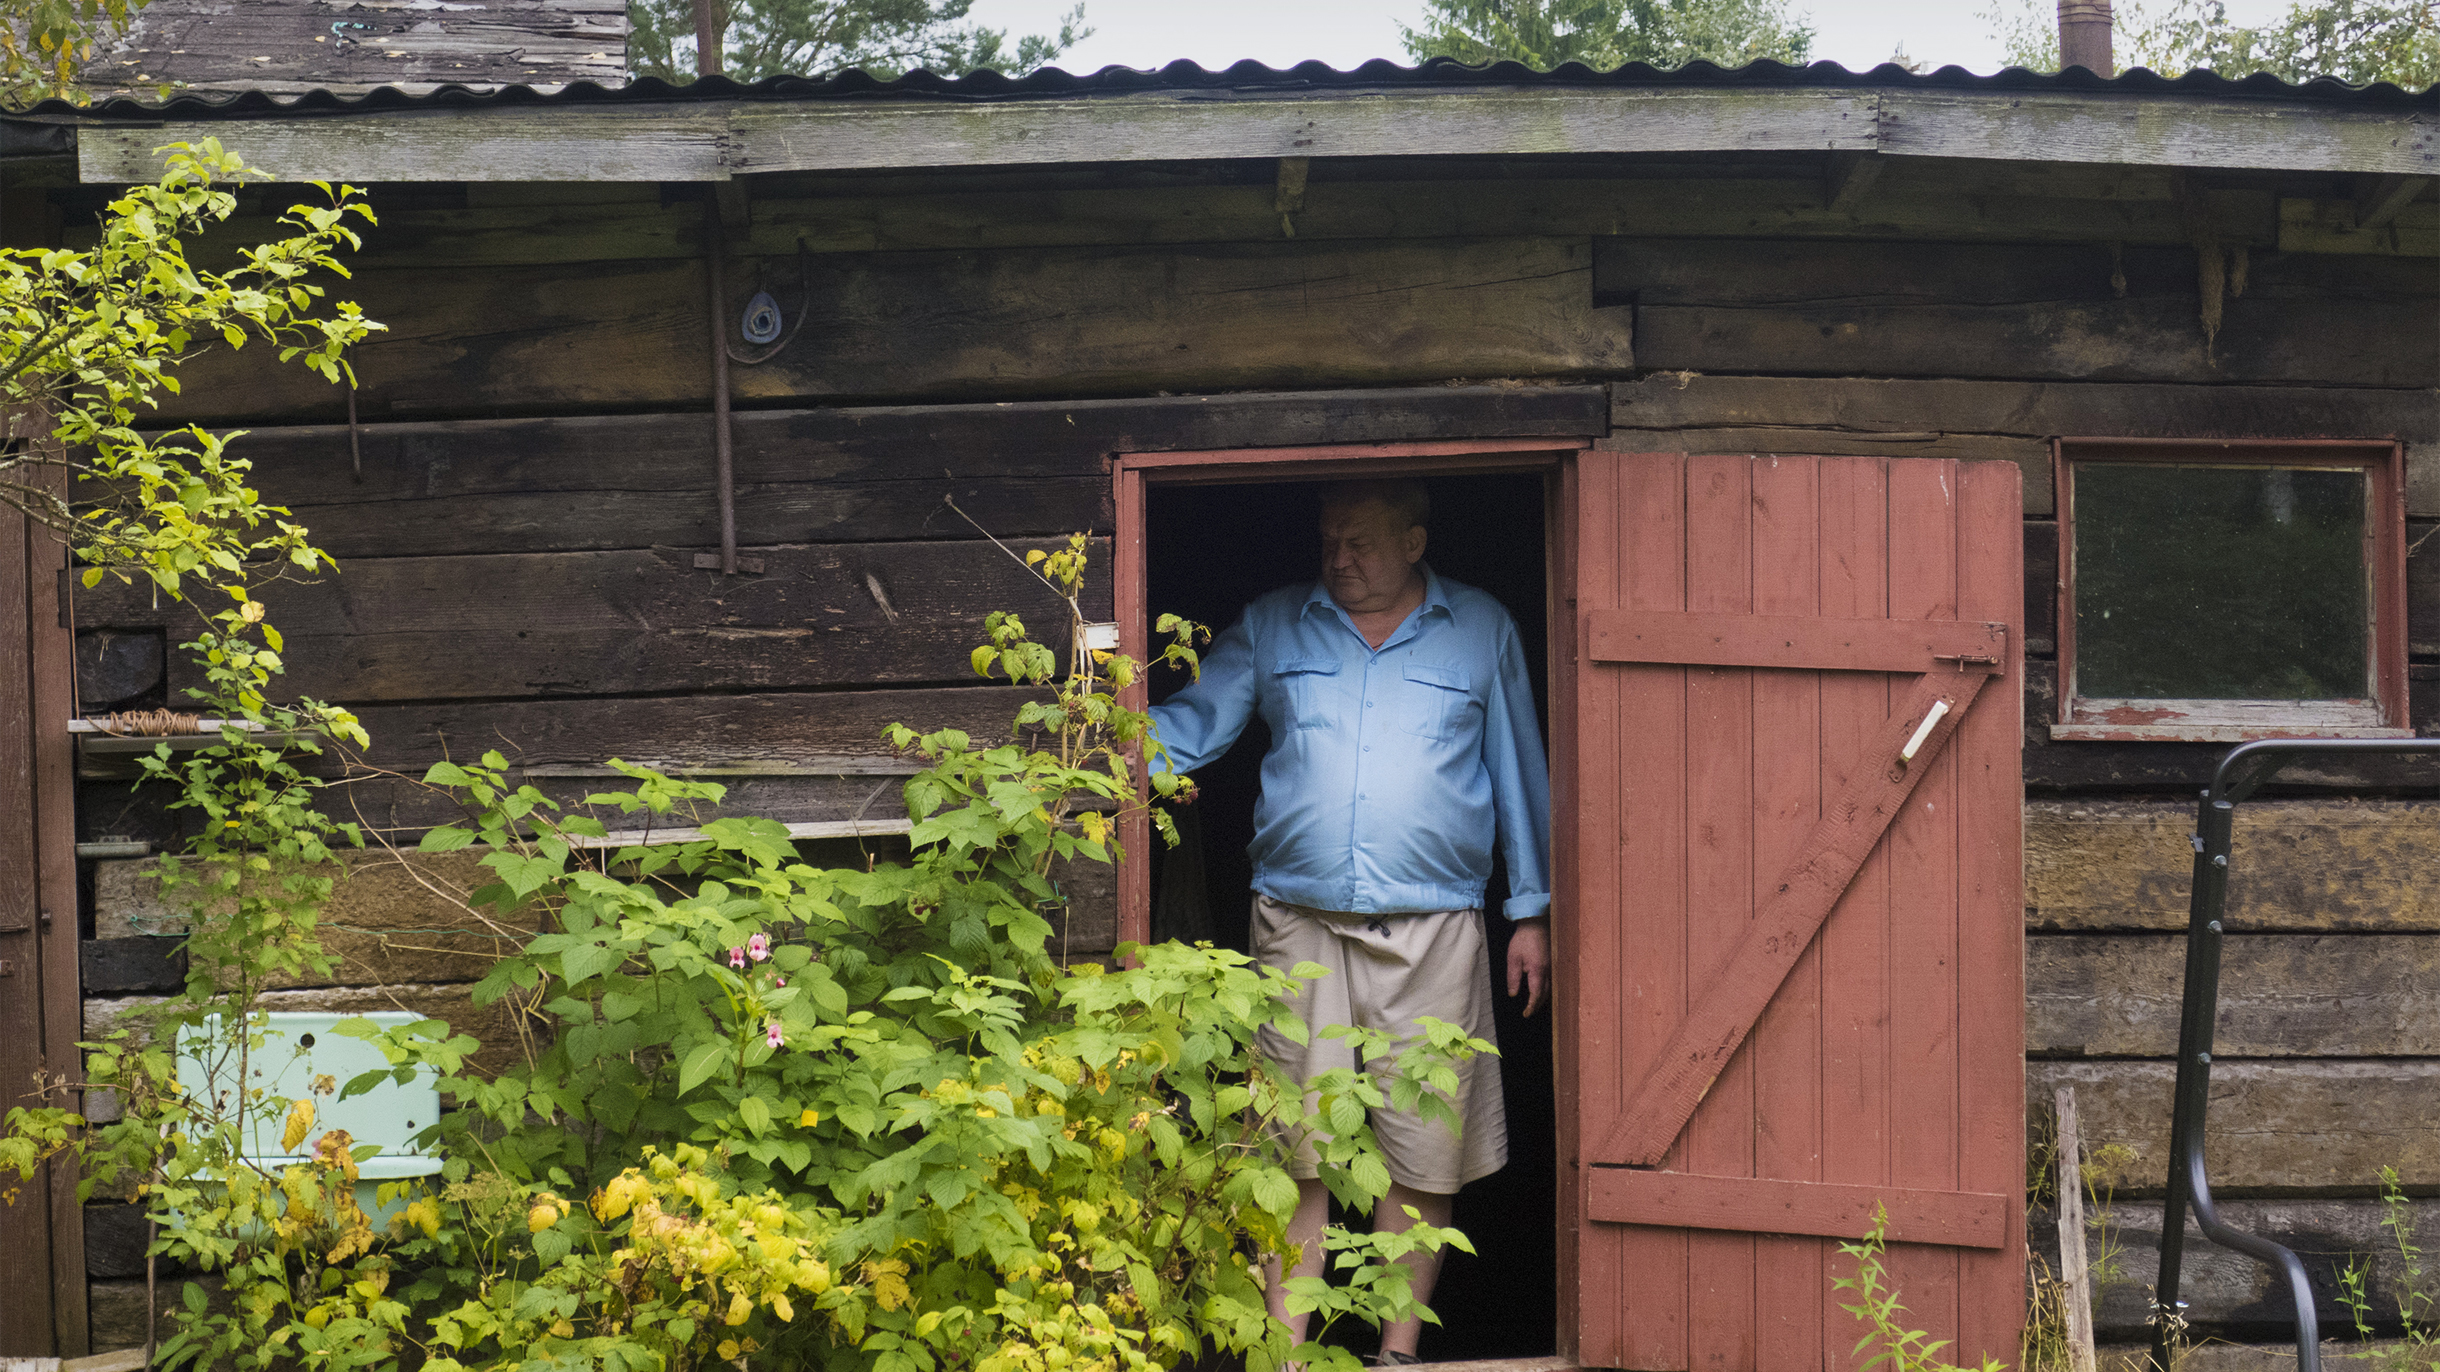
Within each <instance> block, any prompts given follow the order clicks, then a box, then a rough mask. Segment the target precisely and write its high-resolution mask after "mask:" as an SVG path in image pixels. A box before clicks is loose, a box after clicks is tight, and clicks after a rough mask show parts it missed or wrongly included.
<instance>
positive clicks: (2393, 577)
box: [2050, 438, 2414, 743]
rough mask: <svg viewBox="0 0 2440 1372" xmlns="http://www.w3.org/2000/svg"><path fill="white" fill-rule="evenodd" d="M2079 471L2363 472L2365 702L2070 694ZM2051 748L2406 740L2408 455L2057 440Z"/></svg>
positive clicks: (2348, 448)
mask: <svg viewBox="0 0 2440 1372" xmlns="http://www.w3.org/2000/svg"><path fill="white" fill-rule="evenodd" d="M2083 463H2094V464H2098V463H2143V464H2147V465H2163V466H2168V465H2191V466H2213V467H2231V466H2264V467H2327V468H2342V469H2353V470H2358V471H2362V472H2364V473H2365V474H2366V475H2367V476H2368V477H2369V479H2370V482H2371V493H2370V502H2371V507H2370V509H2368V510H2367V511H2366V512H2365V521H2364V539H2365V548H2364V574H2365V577H2366V578H2367V582H2368V585H2367V587H2366V589H2367V591H2368V593H2369V595H2368V601H2367V603H2368V605H2369V606H2370V609H2371V628H2370V632H2369V634H2368V637H2369V639H2370V642H2369V643H2368V644H2367V645H2366V652H2367V655H2368V659H2369V661H2368V666H2369V669H2370V670H2369V676H2370V678H2371V683H2372V695H2371V697H2370V698H2369V699H2366V700H2363V701H2350V702H2312V701H2308V702H2301V703H2298V702H2285V701H2260V702H2254V701H2175V700H2170V701H2149V700H2147V701H2140V702H2137V701H2104V700H2098V699H2094V698H2087V697H2084V696H2081V695H2080V694H2079V693H2078V691H2077V689H2076V647H2075V643H2076V596H2075V576H2076V544H2075V527H2076V517H2075V510H2076V503H2075V471H2076V467H2077V466H2078V464H2083ZM2051 471H2052V475H2053V480H2054V481H2055V482H2056V485H2057V507H2058V520H2059V579H2058V601H2057V626H2058V628H2057V632H2058V644H2059V677H2058V703H2057V709H2056V711H2055V712H2054V716H2053V719H2052V722H2051V725H2050V736H2051V738H2052V739H2054V740H2057V741H2066V742H2078V741H2110V742H2143V741H2183V742H2204V743H2233V742H2240V741H2243V740H2245V739H2253V738H2412V737H2413V736H2414V726H2413V722H2412V720H2411V719H2410V718H2409V715H2408V706H2407V687H2406V450H2405V447H2404V445H2403V444H2400V443H2397V442H2395V441H2393V440H2389V439H2320V438H2314V439H2243V440H2216V439H2215V440H2198V439H2141V438H2058V439H2053V440H2052V441H2051Z"/></svg>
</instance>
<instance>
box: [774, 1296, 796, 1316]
mask: <svg viewBox="0 0 2440 1372" xmlns="http://www.w3.org/2000/svg"><path fill="white" fill-rule="evenodd" d="M771 1313H772V1314H774V1315H777V1316H779V1317H780V1318H781V1319H782V1320H793V1319H795V1318H796V1307H795V1306H793V1305H791V1304H789V1303H788V1297H787V1294H786V1293H785V1292H783V1293H781V1294H779V1295H776V1296H773V1297H772V1298H771Z"/></svg>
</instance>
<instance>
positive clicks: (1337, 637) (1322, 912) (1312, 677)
mask: <svg viewBox="0 0 2440 1372" xmlns="http://www.w3.org/2000/svg"><path fill="white" fill-rule="evenodd" d="M1429 514H1430V497H1429V496H1428V495H1427V494H1426V492H1425V491H1424V488H1423V486H1422V484H1421V483H1419V482H1413V481H1367V482H1352V483H1348V484H1344V485H1339V486H1333V487H1330V488H1328V489H1326V490H1325V491H1324V492H1323V495H1322V575H1321V581H1320V582H1319V584H1317V585H1314V586H1310V587H1305V586H1291V587H1287V588H1285V589H1282V590H1278V591H1274V592H1272V593H1270V594H1268V595H1265V596H1263V597H1262V598H1260V599H1259V600H1256V601H1255V602H1254V603H1253V604H1251V605H1249V606H1247V607H1246V610H1245V613H1244V615H1243V616H1241V617H1240V618H1239V619H1238V621H1237V622H1236V624H1234V625H1233V626H1231V627H1230V628H1229V630H1228V632H1226V633H1224V634H1222V635H1221V636H1220V639H1219V641H1218V642H1217V643H1216V644H1214V645H1213V647H1212V650H1211V651H1210V652H1209V653H1208V654H1206V655H1205V656H1204V659H1203V673H1202V677H1201V679H1200V680H1198V681H1197V682H1196V683H1195V684H1194V685H1192V686H1189V687H1187V688H1186V689H1185V690H1183V691H1180V692H1179V693H1178V694H1177V695H1175V696H1173V697H1171V698H1170V699H1169V700H1168V701H1167V702H1166V703H1164V704H1162V705H1161V706H1159V707H1157V708H1156V709H1154V710H1153V712H1152V713H1153V719H1154V722H1155V725H1156V727H1157V729H1158V732H1159V736H1160V739H1161V741H1162V743H1164V744H1165V745H1167V747H1168V749H1169V752H1170V759H1171V765H1172V766H1174V767H1175V768H1177V770H1179V771H1181V772H1192V771H1194V770H1195V769H1197V768H1198V767H1201V766H1202V765H1203V764H1204V763H1206V762H1208V761H1210V760H1211V759H1213V758H1216V757H1218V756H1220V755H1221V754H1222V753H1224V752H1226V751H1228V749H1229V747H1230V745H1232V744H1234V743H1235V742H1236V741H1237V737H1238V735H1239V734H1241V733H1243V732H1244V730H1245V726H1246V724H1247V722H1248V721H1249V720H1251V719H1253V718H1254V717H1255V716H1257V715H1259V716H1261V718H1262V720H1263V722H1264V723H1265V724H1268V725H1269V726H1270V729H1271V740H1272V742H1271V751H1270V752H1269V753H1268V754H1267V755H1265V756H1264V758H1263V761H1262V797H1261V800H1260V801H1259V802H1258V803H1257V805H1256V808H1255V812H1254V843H1253V846H1252V849H1251V850H1250V855H1251V856H1252V858H1253V859H1254V912H1253V943H1254V954H1255V956H1257V957H1258V958H1260V959H1261V960H1262V961H1263V962H1264V963H1266V964H1268V965H1270V966H1273V967H1277V968H1281V969H1282V970H1285V969H1288V968H1292V967H1294V966H1295V965H1296V964H1298V963H1300V962H1315V963H1319V964H1321V965H1322V966H1323V967H1326V968H1328V969H1330V975H1329V976H1327V977H1324V978H1320V979H1317V980H1316V981H1314V982H1311V983H1308V984H1307V986H1306V989H1305V997H1304V1003H1303V1005H1302V1006H1301V1008H1300V1013H1301V1014H1302V1015H1303V1017H1304V1019H1305V1020H1306V1022H1307V1023H1308V1024H1309V1025H1311V1026H1312V1027H1313V1028H1314V1029H1316V1030H1319V1029H1322V1028H1324V1027H1327V1026H1329V1025H1332V1024H1357V1025H1363V1026H1365V1027H1368V1028H1375V1029H1381V1030H1386V1031H1388V1032H1391V1033H1395V1034H1397V1035H1399V1036H1400V1037H1401V1038H1402V1039H1403V1038H1405V1037H1408V1036H1411V1035H1413V1034H1415V1033H1416V1027H1415V1020H1416V1019H1417V1017H1419V1016H1424V1015H1429V1016H1432V1017H1434V1018H1436V1019H1441V1020H1446V1021H1448V1022H1450V1023H1453V1024H1457V1025H1461V1026H1463V1027H1464V1028H1465V1029H1466V1031H1467V1032H1468V1033H1471V1034H1473V1035H1475V1036H1476V1037H1478V1038H1484V1039H1488V1038H1491V1037H1492V1022H1491V987H1490V968H1489V955H1488V951H1487V950H1488V945H1487V944H1486V942H1485V937H1484V930H1483V924H1482V902H1483V889H1484V886H1485V885H1486V884H1487V883H1488V882H1489V880H1490V877H1491V855H1492V844H1493V840H1494V837H1495V835H1496V838H1497V840H1498V842H1499V844H1500V852H1501V853H1502V854H1503V856H1505V858H1506V859H1507V865H1508V888H1509V896H1508V900H1507V904H1506V907H1505V909H1504V910H1503V913H1504V914H1506V915H1507V917H1508V918H1509V919H1510V920H1511V921H1512V922H1513V928H1514V932H1513V933H1512V934H1511V936H1510V939H1509V944H1508V978H1507V980H1508V992H1509V994H1510V995H1517V994H1520V993H1521V994H1523V995H1524V996H1525V998H1526V999H1525V1013H1526V1014H1528V1015H1530V1014H1532V1013H1533V1012H1534V1010H1535V1009H1536V1008H1537V1007H1538V1006H1539V1005H1540V1004H1541V1001H1542V993H1543V987H1544V984H1545V982H1546V980H1547V978H1548V975H1549V971H1550V918H1549V916H1550V878H1549V871H1550V780H1549V771H1548V767H1547V765H1546V764H1545V762H1544V760H1543V755H1542V739H1541V734H1540V731H1539V729H1538V728H1537V726H1536V724H1535V720H1534V706H1533V691H1532V687H1531V685H1530V683H1529V680H1528V677H1527V674H1526V665H1525V654H1524V651H1523V649H1522V648H1521V647H1520V645H1519V643H1518V640H1517V629H1516V621H1515V620H1513V619H1511V618H1510V617H1509V614H1508V612H1507V611H1506V610H1505V609H1502V608H1501V607H1500V604H1499V602H1497V601H1495V600H1493V599H1492V598H1491V597H1490V596H1488V595H1486V594H1484V593H1483V592H1481V591H1478V590H1476V589H1474V588H1473V587H1471V586H1461V585H1458V584H1457V583H1456V582H1453V581H1444V580H1442V579H1441V578H1440V577H1438V576H1436V575H1434V574H1433V572H1432V569H1431V567H1430V566H1429V565H1427V564H1426V563H1425V562H1424V561H1423V550H1424V543H1425V539H1426V534H1425V525H1426V523H1427V521H1428V517H1429ZM1259 1047H1260V1048H1261V1049H1262V1051H1263V1052H1264V1053H1265V1054H1266V1055H1268V1056H1269V1057H1270V1058H1271V1060H1272V1061H1273V1062H1274V1063H1275V1064H1276V1065H1277V1066H1278V1067H1279V1068H1280V1069H1281V1070H1282V1071H1285V1072H1286V1073H1288V1074H1289V1075H1291V1076H1293V1077H1294V1078H1295V1079H1296V1080H1298V1081H1304V1080H1308V1079H1310V1078H1311V1077H1312V1076H1313V1075H1314V1074H1315V1073H1318V1072H1321V1071H1323V1070H1325V1069H1327V1068H1330V1067H1333V1066H1346V1065H1349V1062H1348V1048H1347V1045H1346V1044H1345V1042H1344V1041H1342V1040H1336V1039H1330V1040H1324V1039H1321V1038H1318V1037H1316V1038H1314V1039H1313V1040H1312V1041H1311V1042H1310V1043H1308V1044H1302V1045H1300V1044H1295V1043H1291V1042H1289V1041H1288V1040H1287V1039H1286V1038H1285V1037H1284V1036H1282V1035H1279V1034H1276V1033H1273V1032H1271V1031H1269V1030H1267V1029H1266V1030H1265V1031H1264V1037H1263V1038H1262V1040H1261V1041H1260V1043H1259ZM1334 1054H1335V1059H1334V1056H1333V1055H1334ZM1455 1104H1456V1106H1457V1111H1458V1115H1459V1118H1461V1119H1463V1120H1464V1121H1465V1127H1464V1129H1463V1131H1462V1132H1461V1133H1460V1134H1458V1135H1456V1136H1452V1134H1451V1133H1450V1131H1449V1130H1448V1129H1447V1128H1446V1127H1444V1126H1439V1125H1431V1126H1427V1125H1426V1124H1425V1123H1424V1122H1423V1121H1422V1120H1421V1119H1419V1118H1417V1117H1415V1116H1413V1115H1402V1114H1399V1113H1396V1112H1392V1111H1388V1110H1382V1111H1376V1112H1375V1113H1374V1117H1373V1121H1372V1123H1373V1131H1374V1133H1375V1135H1376V1136H1377V1137H1378V1138H1379V1139H1380V1141H1381V1147H1382V1151H1383V1153H1384V1154H1385V1155H1386V1161H1387V1163H1388V1166H1389V1174H1390V1179H1391V1186H1390V1190H1389V1194H1388V1196H1387V1197H1386V1198H1385V1199H1384V1201H1383V1203H1382V1204H1381V1205H1379V1206H1377V1207H1376V1208H1375V1210H1374V1224H1375V1226H1376V1227H1378V1228H1383V1229H1390V1230H1399V1229H1404V1228H1405V1227H1407V1225H1408V1224H1409V1223H1411V1221H1410V1220H1409V1218H1408V1216H1407V1213H1406V1212H1407V1210H1408V1209H1409V1208H1410V1207H1411V1208H1412V1209H1414V1210H1415V1211H1416V1212H1417V1213H1418V1214H1419V1215H1421V1217H1422V1218H1423V1219H1424V1220H1425V1221H1426V1222H1428V1223H1431V1224H1435V1225H1445V1224H1447V1223H1448V1222H1449V1212H1450V1207H1451V1200H1452V1198H1453V1197H1454V1195H1455V1193H1456V1191H1457V1190H1458V1188H1459V1187H1462V1186H1464V1185H1465V1184H1466V1183H1468V1182H1470V1181H1473V1180H1475V1179H1476V1178H1478V1177H1483V1176H1487V1175H1489V1174H1490V1173H1493V1172H1496V1171H1498V1170H1499V1169H1500V1168H1501V1167H1503V1166H1505V1165H1507V1162H1508V1126H1507V1115H1506V1111H1505V1109H1504V1107H1503V1105H1502V1102H1501V1099H1500V1073H1499V1062H1498V1060H1497V1059H1496V1058H1491V1057H1482V1058H1477V1059H1475V1060H1474V1061H1472V1062H1470V1063H1468V1064H1466V1065H1465V1066H1464V1068H1463V1069H1462V1070H1461V1071H1460V1073H1459V1088H1458V1091H1457V1096H1456V1101H1455ZM1290 1170H1291V1172H1292V1173H1294V1174H1295V1175H1297V1176H1298V1177H1299V1183H1298V1185H1299V1197H1298V1204H1297V1211H1296V1218H1295V1220H1294V1222H1293V1223H1292V1224H1291V1225H1290V1226H1289V1237H1290V1239H1291V1240H1293V1241H1294V1242H1296V1243H1297V1244H1299V1245H1301V1246H1302V1251H1303V1259H1302V1261H1301V1262H1300V1263H1299V1264H1298V1266H1299V1268H1300V1269H1301V1270H1302V1271H1304V1272H1306V1273H1315V1272H1318V1271H1320V1270H1321V1269H1320V1253H1319V1239H1320V1235H1321V1230H1322V1226H1323V1222H1324V1218H1325V1216H1326V1214H1327V1207H1328V1201H1329V1197H1328V1193H1327V1192H1326V1191H1325V1190H1324V1189H1323V1187H1322V1184H1321V1183H1320V1182H1319V1181H1316V1180H1313V1179H1312V1178H1313V1175H1314V1170H1315V1169H1314V1165H1313V1161H1312V1159H1311V1157H1310V1156H1305V1157H1299V1158H1295V1159H1292V1160H1291V1166H1290ZM1438 1274H1439V1262H1438V1260H1437V1259H1436V1258H1435V1259H1418V1260H1416V1261H1415V1262H1414V1263H1413V1265H1412V1275H1413V1283H1412V1289H1413V1290H1414V1292H1415V1295H1416V1297H1417V1298H1418V1299H1419V1300H1427V1301H1428V1300H1429V1299H1430V1298H1431V1293H1432V1285H1433V1281H1434V1279H1435V1278H1436V1277H1437V1276H1438ZM1270 1276H1271V1281H1270V1300H1271V1313H1272V1315H1273V1316H1274V1317H1276V1318H1279V1319H1281V1320H1284V1321H1286V1323H1287V1324H1288V1327H1289V1329H1290V1331H1291V1332H1292V1333H1293V1334H1294V1335H1295V1336H1296V1338H1297V1339H1298V1340H1299V1341H1300V1342H1301V1341H1302V1340H1303V1338H1304V1334H1305V1318H1304V1316H1301V1315H1299V1316H1295V1317H1290V1316H1289V1315H1288V1313H1287V1309H1286V1304H1285V1299H1284V1296H1283V1294H1282V1292H1281V1288H1280V1281H1279V1276H1280V1273H1279V1272H1278V1270H1277V1269H1276V1267H1274V1269H1273V1270H1272V1271H1271V1273H1270ZM1421 1333H1422V1326H1421V1323H1420V1322H1419V1321H1412V1320H1409V1321H1403V1322H1399V1323H1394V1324H1391V1325H1389V1326H1388V1327H1387V1328H1385V1329H1383V1330H1382V1331H1381V1353H1380V1356H1379V1358H1378V1359H1377V1361H1378V1362H1380V1363H1382V1364H1389V1365H1394V1364H1400V1363H1412V1362H1415V1361H1418V1359H1417V1357H1416V1355H1415V1346H1416V1341H1417V1339H1418V1337H1419V1336H1420V1334H1421Z"/></svg>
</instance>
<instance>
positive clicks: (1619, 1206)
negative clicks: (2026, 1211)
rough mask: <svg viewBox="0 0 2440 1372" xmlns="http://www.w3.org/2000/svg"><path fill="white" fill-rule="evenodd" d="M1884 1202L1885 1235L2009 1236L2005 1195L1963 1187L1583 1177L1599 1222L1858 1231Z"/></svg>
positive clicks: (1627, 1174) (1612, 1172) (1682, 1176)
mask: <svg viewBox="0 0 2440 1372" xmlns="http://www.w3.org/2000/svg"><path fill="white" fill-rule="evenodd" d="M1884 1208H1886V1210H1887V1211H1888V1215H1889V1230H1888V1239H1889V1241H1890V1242H1892V1243H1929V1244H1942V1245H1946V1246H1951V1247H1960V1248H1997V1247H1999V1246H2000V1245H2001V1244H2002V1243H2003V1242H2005V1241H2006V1240H2007V1236H2008V1198H2007V1197H2006V1196H1989V1195H1982V1194H1980V1193H1977V1192H1970V1191H1927V1190H1922V1189H1919V1188H1915V1187H1906V1186H1840V1185H1834V1184H1831V1183H1827V1182H1816V1181H1778V1180H1773V1179H1769V1178H1762V1177H1711V1176H1703V1175H1700V1174H1697V1173H1689V1172H1647V1171H1644V1170H1642V1169H1639V1168H1625V1167H1595V1168H1590V1169H1588V1173H1587V1176H1586V1178H1585V1214H1586V1215H1587V1216H1589V1217H1590V1218H1592V1219H1594V1220H1596V1221H1598V1222H1600V1223H1603V1224H1650V1225H1658V1226H1661V1227H1663V1228H1669V1229H1727V1230H1732V1231H1736V1232H1739V1233H1747V1234H1817V1235H1820V1236H1821V1237H1823V1238H1832V1239H1860V1238H1862V1237H1864V1236H1865V1235H1866V1234H1868V1233H1871V1232H1872V1226H1873V1223H1874V1219H1875V1216H1876V1214H1877V1213H1878V1212H1879V1211H1880V1210H1882V1209H1884Z"/></svg>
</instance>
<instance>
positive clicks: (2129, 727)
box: [2050, 722, 2415, 743]
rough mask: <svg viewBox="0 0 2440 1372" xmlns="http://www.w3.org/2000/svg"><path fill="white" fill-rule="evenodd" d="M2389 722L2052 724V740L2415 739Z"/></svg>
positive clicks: (2150, 741)
mask: <svg viewBox="0 0 2440 1372" xmlns="http://www.w3.org/2000/svg"><path fill="white" fill-rule="evenodd" d="M2414 736H2415V731H2414V730H2412V729H2400V728H2395V727H2392V726H2386V725H2372V724H2364V725H2343V724H2341V725H2333V724H2302V723H2299V724H2288V725H2279V724H2203V723H2188V724H2103V723H2099V722H2093V723H2082V724H2053V725H2051V726H2050V741H2051V742H2053V743H2249V742H2252V741H2253V740H2255V739H2261V738H2413V737H2414Z"/></svg>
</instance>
